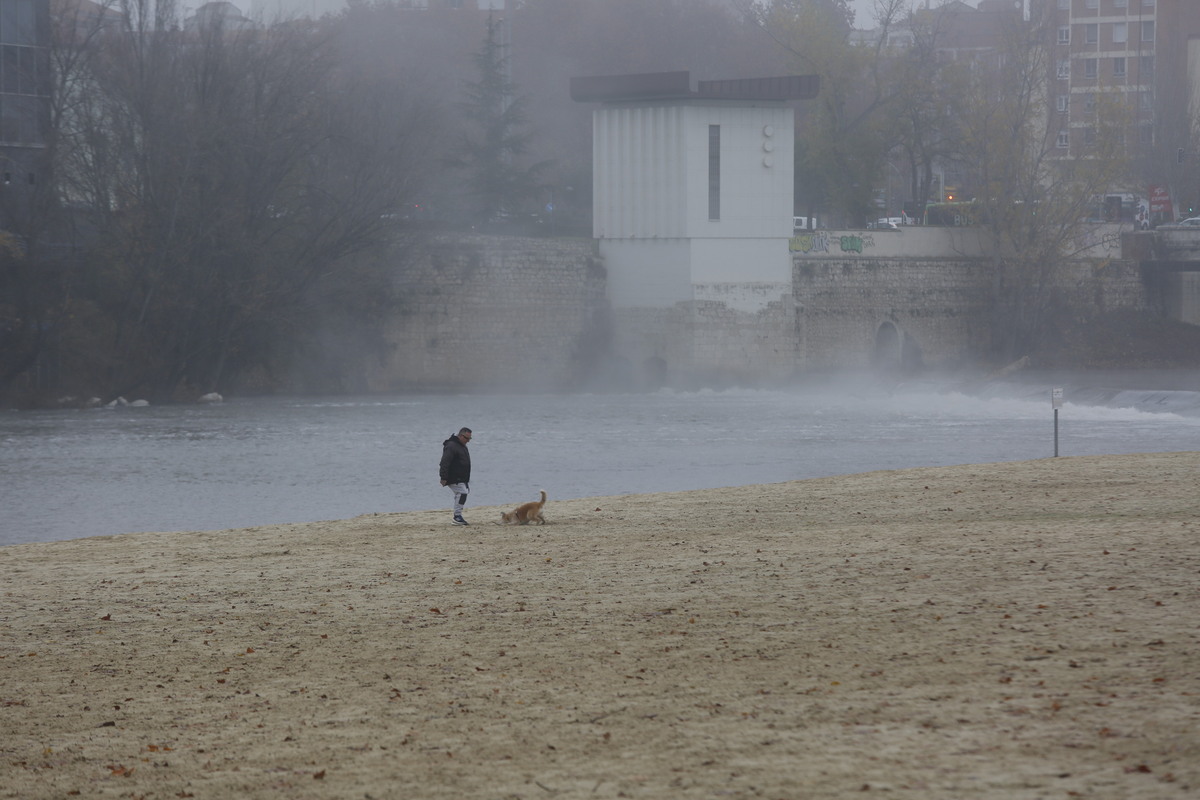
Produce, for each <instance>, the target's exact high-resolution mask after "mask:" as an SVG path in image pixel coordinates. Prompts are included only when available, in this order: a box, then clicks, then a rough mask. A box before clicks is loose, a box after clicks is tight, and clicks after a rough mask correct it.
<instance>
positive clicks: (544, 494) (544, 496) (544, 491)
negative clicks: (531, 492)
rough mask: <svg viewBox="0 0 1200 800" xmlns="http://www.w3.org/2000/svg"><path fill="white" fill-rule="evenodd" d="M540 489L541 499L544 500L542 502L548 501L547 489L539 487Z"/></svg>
mask: <svg viewBox="0 0 1200 800" xmlns="http://www.w3.org/2000/svg"><path fill="white" fill-rule="evenodd" d="M538 491H539V492H541V493H542V500H541V502H542V503H545V502H546V490H545V489H538Z"/></svg>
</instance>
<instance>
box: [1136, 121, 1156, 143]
mask: <svg viewBox="0 0 1200 800" xmlns="http://www.w3.org/2000/svg"><path fill="white" fill-rule="evenodd" d="M1138 143H1139V144H1141V145H1143V146H1147V145H1152V144H1154V128H1153V127H1152V126H1150V125H1142V126H1141V127H1140V128H1138Z"/></svg>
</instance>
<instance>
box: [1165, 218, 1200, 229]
mask: <svg viewBox="0 0 1200 800" xmlns="http://www.w3.org/2000/svg"><path fill="white" fill-rule="evenodd" d="M1158 229H1159V230H1160V231H1161V230H1163V229H1166V230H1193V229H1194V230H1200V217H1188V218H1187V219H1183V220H1180V221H1179V222H1175V223H1170V224H1167V225H1159V226H1158Z"/></svg>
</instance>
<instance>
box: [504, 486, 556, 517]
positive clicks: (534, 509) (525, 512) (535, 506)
mask: <svg viewBox="0 0 1200 800" xmlns="http://www.w3.org/2000/svg"><path fill="white" fill-rule="evenodd" d="M544 505H546V493H545V492H544V491H542V499H541V500H531V501H530V502H528V503H522V504H521V505H519V506H517V507H516V508H514V509H513V510H512V511H509V512H507V513H506V512H504V511H501V512H500V524H501V525H528V524H529V523H531V522H534V521H537V523H538V524H539V525H545V524H546V518H545V517H543V516H542V506H544Z"/></svg>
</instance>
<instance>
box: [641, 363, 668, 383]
mask: <svg viewBox="0 0 1200 800" xmlns="http://www.w3.org/2000/svg"><path fill="white" fill-rule="evenodd" d="M642 381H643V382H644V383H645V386H646V388H647V389H661V388H662V387H663V386H665V385H666V383H667V362H666V360H664V359H662V358H659V357H658V356H650V358H647V359H646V360H645V361H643V362H642Z"/></svg>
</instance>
